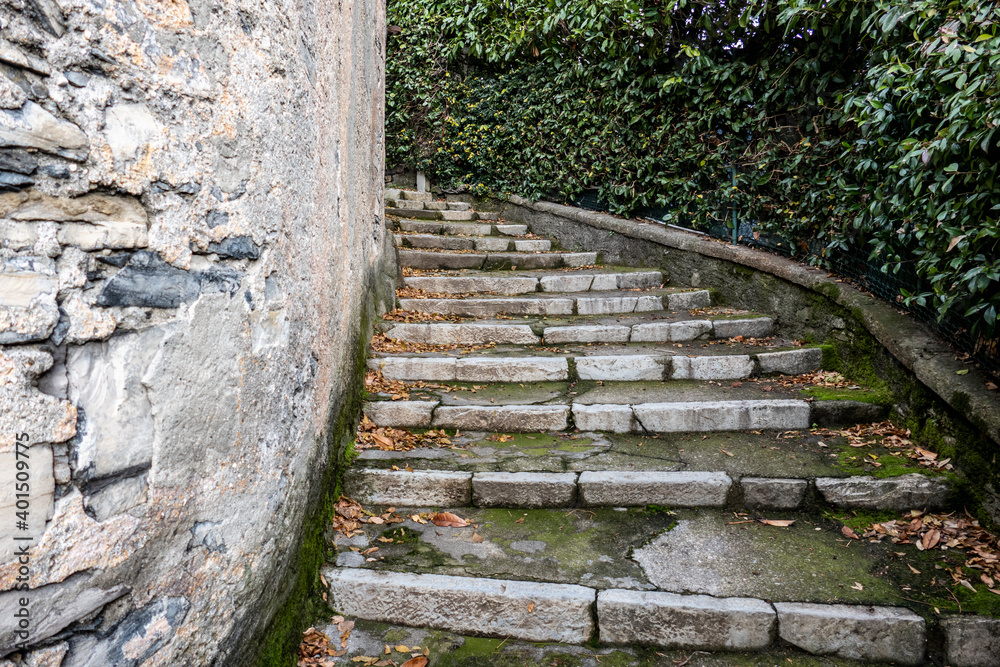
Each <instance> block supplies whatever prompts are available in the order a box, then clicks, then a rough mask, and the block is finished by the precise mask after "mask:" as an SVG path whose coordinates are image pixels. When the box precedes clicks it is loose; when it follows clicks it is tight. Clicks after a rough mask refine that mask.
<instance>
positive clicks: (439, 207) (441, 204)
mask: <svg viewBox="0 0 1000 667" xmlns="http://www.w3.org/2000/svg"><path fill="white" fill-rule="evenodd" d="M411 203H414V202H411ZM424 208H426V209H427V210H428V211H448V210H456V209H452V208H451V207H450V206H448V202H446V201H429V202H427V203H425V204H424Z"/></svg>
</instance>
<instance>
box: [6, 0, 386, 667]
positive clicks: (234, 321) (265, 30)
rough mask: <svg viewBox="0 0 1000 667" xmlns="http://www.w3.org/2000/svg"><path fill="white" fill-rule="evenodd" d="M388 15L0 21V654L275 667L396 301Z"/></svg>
mask: <svg viewBox="0 0 1000 667" xmlns="http://www.w3.org/2000/svg"><path fill="white" fill-rule="evenodd" d="M384 11H385V4H384V3H383V2H381V1H380V0H358V1H357V2H353V3H339V2H332V1H330V0H304V1H303V2H299V3H279V2H274V1H273V0H263V1H262V2H257V3H237V2H232V1H231V0H222V1H221V2H208V1H207V0H187V1H186V0H172V1H170V2H165V1H160V0H144V1H140V0H109V1H107V2H105V1H104V0H100V1H98V0H65V1H64V0H59V1H58V2H53V1H52V0H24V1H20V0H18V1H15V2H8V3H4V4H3V6H2V7H0V478H2V480H3V481H2V484H0V494H2V495H0V538H2V539H0V591H2V592H0V658H2V657H4V656H8V657H13V656H12V655H11V654H12V653H13V652H15V651H17V652H20V653H21V654H22V656H25V657H27V659H28V663H27V664H33V665H35V664H46V665H48V664H61V665H62V666H63V667H72V666H78V665H95V666H96V665H140V664H141V665H211V664H240V663H244V662H256V661H259V660H261V656H262V655H266V654H267V652H266V650H264V649H261V641H262V640H261V637H263V636H264V635H265V632H266V628H268V626H269V625H273V624H274V623H275V617H276V614H277V613H278V610H279V609H281V608H282V605H284V604H285V603H286V600H287V599H288V598H289V593H290V591H291V589H292V588H293V586H298V588H299V592H300V593H301V592H302V589H303V585H302V584H301V582H303V581H305V582H306V583H307V584H308V583H309V582H308V574H309V573H308V572H306V573H305V574H304V575H303V574H302V572H305V570H302V569H301V568H300V565H301V560H302V557H301V554H302V553H304V552H306V551H308V550H309V549H313V550H315V549H316V546H315V545H314V544H313V545H311V544H309V543H308V541H304V539H303V533H304V528H303V526H304V525H307V526H309V525H314V524H315V523H316V519H312V523H310V517H311V516H315V513H316V510H317V508H318V507H319V504H320V502H319V501H320V496H321V494H322V492H323V489H322V488H321V487H322V485H323V484H324V483H326V482H329V480H330V478H331V477H332V475H331V474H330V472H329V471H330V469H331V466H332V465H334V464H335V462H336V460H337V458H338V456H339V455H340V452H341V450H342V448H343V445H344V440H343V439H342V438H341V436H349V435H350V431H351V429H350V426H351V424H350V422H351V420H352V419H354V418H355V416H356V414H357V409H358V407H359V398H360V397H359V391H360V389H359V383H358V380H359V378H360V375H361V374H362V373H363V357H364V355H363V353H362V352H363V346H364V344H365V342H366V341H367V338H368V333H369V332H368V331H367V325H368V324H369V323H370V322H371V321H372V319H373V318H374V317H375V315H376V314H377V313H376V308H377V306H376V302H378V301H380V300H381V302H382V303H383V304H384V305H385V306H387V307H391V303H392V299H393V298H394V291H393V282H394V279H395V269H394V266H393V252H392V238H391V234H389V233H387V231H386V229H385V227H384V224H383V221H382V219H381V215H382V190H383V176H382V173H383V160H384V151H383V147H382V132H383V108H382V104H383V102H382V99H383V80H384V70H383V68H384V39H385V15H384ZM19 448H20V449H21V452H20V453H21V454H22V455H23V456H26V457H27V458H26V459H25V460H26V461H28V462H29V464H30V472H29V476H30V480H29V482H28V485H29V486H30V491H29V492H28V494H27V495H28V497H27V503H26V504H27V505H28V506H29V509H28V513H27V514H26V519H25V522H24V526H23V527H22V526H21V524H20V523H16V522H15V509H16V500H15V498H14V496H13V490H14V487H13V482H14V476H15V471H16V469H15V464H16V461H17V457H18V455H19V451H18V450H19ZM328 491H332V489H329V490H328ZM17 521H20V519H17ZM312 532H314V533H315V532H316V531H315V530H313V531H312ZM15 537H17V538H27V539H24V540H19V541H16V540H15V539H14V538H15ZM314 541H315V540H314ZM22 546H24V547H25V550H24V552H23V553H21V548H22ZM19 559H20V561H19ZM313 560H315V558H313ZM313 564H314V566H315V567H316V568H318V563H313ZM22 568H23V569H22ZM315 571H316V570H314V571H313V574H314V575H315ZM297 582H299V583H297ZM18 588H23V589H26V590H17V589H18ZM22 599H25V600H27V601H28V602H26V603H22V602H21V600H22ZM22 608H27V609H28V610H29V611H28V613H29V614H30V621H29V622H28V623H27V626H28V628H27V630H28V632H27V633H26V635H21V634H19V631H20V629H21V628H20V627H19V623H18V617H17V616H16V614H17V613H19V611H20V610H21V609H22ZM278 621H280V622H279V623H278V625H279V626H280V628H279V630H283V631H284V635H289V634H290V633H291V632H295V631H296V630H301V628H295V627H293V626H294V625H295V622H294V621H289V616H288V615H287V614H285V615H284V616H282V617H279V618H278ZM280 634H281V633H280V632H278V633H277V634H275V633H272V636H275V637H278V639H279V640H282V641H287V640H288V637H286V636H280V637H279V636H278V635H280ZM292 641H295V639H294V638H292ZM265 648H266V647H265ZM281 650H284V649H283V648H282V649H281ZM281 650H278V651H276V652H277V653H281ZM262 651H263V652H262ZM293 655H294V653H293V651H287V652H285V653H284V659H285V660H294V657H293ZM0 663H3V664H7V663H5V662H4V661H2V660H0Z"/></svg>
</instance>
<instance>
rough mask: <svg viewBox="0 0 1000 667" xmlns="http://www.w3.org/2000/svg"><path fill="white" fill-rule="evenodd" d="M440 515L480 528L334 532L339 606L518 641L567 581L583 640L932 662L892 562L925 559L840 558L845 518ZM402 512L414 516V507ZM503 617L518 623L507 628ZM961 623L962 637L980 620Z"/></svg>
mask: <svg viewBox="0 0 1000 667" xmlns="http://www.w3.org/2000/svg"><path fill="white" fill-rule="evenodd" d="M444 509H448V510H449V511H451V512H453V513H456V514H458V515H459V516H461V517H462V518H464V519H466V520H467V521H468V522H469V523H470V524H471V525H469V526H467V527H462V528H457V527H441V526H436V525H434V524H432V523H430V522H426V523H419V522H417V521H414V520H412V519H410V518H405V520H403V521H402V522H401V523H391V524H384V525H378V526H375V525H370V526H367V527H366V531H365V534H359V535H358V536H356V537H353V538H346V537H343V536H338V537H337V538H336V548H337V551H338V558H337V562H338V567H328V568H327V569H325V570H324V573H323V574H324V577H325V578H326V580H327V581H328V582H330V584H331V585H330V598H331V606H332V607H333V609H334V610H336V611H338V612H344V613H347V614H351V615H355V616H358V617H361V618H366V619H370V620H373V621H380V622H389V623H398V624H402V625H414V626H427V627H434V628H437V629H445V630H450V631H454V632H468V633H475V634H479V635H485V636H496V637H498V638H500V639H504V638H507V637H508V636H509V637H511V638H516V637H517V636H518V635H516V634H514V633H513V632H512V631H511V629H510V625H517V624H525V625H527V624H530V623H532V622H533V619H531V618H530V616H529V617H528V618H527V620H525V619H524V616H525V615H528V614H536V613H538V612H539V609H540V607H542V605H545V606H544V609H542V614H543V616H540V617H539V621H544V622H546V626H547V621H548V619H550V618H551V616H550V614H551V613H553V609H554V608H555V606H556V605H558V602H556V600H559V599H561V598H559V597H558V595H556V594H555V592H556V591H565V590H566V589H550V588H539V589H534V590H533V592H532V593H531V595H533V596H535V598H534V600H533V601H534V605H530V603H527V602H526V598H525V597H523V591H524V589H522V588H520V585H519V584H530V585H532V586H551V585H563V586H571V587H582V588H584V589H589V591H591V592H590V593H588V592H587V590H584V591H579V588H574V589H573V591H574V592H576V593H580V598H581V599H583V600H586V599H588V595H592V596H594V597H593V598H590V599H591V600H592V601H593V600H594V599H596V605H595V606H594V607H593V609H594V612H595V613H594V614H593V615H592V616H591V615H589V614H588V615H587V617H588V618H591V619H592V620H593V621H594V623H595V626H596V627H594V630H595V631H596V635H587V636H586V637H584V638H583V639H579V638H577V639H573V640H572V641H575V642H583V641H593V640H595V639H596V640H597V641H598V642H599V643H601V644H611V645H614V644H623V645H628V646H637V645H649V646H656V647H662V648H683V649H688V650H725V649H740V650H761V649H765V648H766V647H769V646H772V645H773V644H774V643H775V642H776V641H779V640H780V641H783V642H787V643H789V644H792V645H794V646H796V647H798V648H799V649H800V650H803V651H807V652H810V653H814V654H817V655H833V656H840V657H843V658H849V659H856V660H862V661H892V662H894V663H896V664H922V663H923V661H924V660H925V657H926V636H927V621H925V620H924V618H923V617H921V616H920V615H919V614H916V613H914V610H916V611H921V612H925V611H926V610H925V609H924V606H925V605H922V604H921V601H922V600H926V599H929V597H932V596H934V595H935V594H934V592H933V590H926V591H924V590H921V589H920V588H919V586H918V585H916V584H915V582H914V581H913V580H912V577H911V575H909V571H908V570H907V569H906V568H905V567H893V568H885V567H884V566H883V563H884V562H886V561H887V560H893V561H902V562H903V563H908V564H913V565H917V566H923V567H926V564H925V562H924V560H923V559H924V555H923V554H921V553H920V552H918V551H917V550H916V548H915V547H913V546H912V545H905V546H904V545H893V544H873V545H868V547H867V548H854V549H846V548H844V544H843V542H844V537H843V535H842V534H841V532H840V524H839V522H835V521H829V520H827V519H825V518H823V517H822V516H821V515H817V514H804V513H789V512H784V513H780V514H777V515H771V516H770V517H769V518H781V519H789V520H794V521H793V523H792V524H791V525H790V526H787V527H775V526H769V525H764V524H761V523H759V522H757V521H755V520H753V519H744V520H734V518H733V515H732V514H731V513H729V512H721V511H718V510H712V509H678V510H676V511H675V512H673V513H667V512H663V511H655V510H654V511H650V510H643V511H618V510H615V509H612V508H594V509H591V510H587V511H575V512H566V511H565V510H544V509H534V510H532V509H526V510H519V511H510V510H504V509H487V508H482V509H474V508H444ZM397 511H398V512H399V514H400V515H402V516H403V517H408V516H409V515H411V514H414V513H415V512H417V511H420V508H414V509H410V510H397ZM650 536H655V537H653V538H652V539H650ZM372 545H376V546H378V549H375V550H372ZM362 551H364V552H365V553H364V555H362V553H361V552H362ZM890 552H898V553H900V554H901V555H900V556H897V555H895V554H893V553H890ZM414 573H416V575H415V574H414ZM428 575H437V576H436V577H433V578H427V576H428ZM334 582H335V583H334ZM508 590H511V591H512V593H511V595H510V596H509V597H507V596H506V591H508ZM494 596H497V597H499V598H500V599H497V597H494ZM374 598H377V599H378V601H376V602H374V603H371V604H370V603H369V601H370V600H372V599H374ZM574 599H576V598H574ZM911 601H912V602H911ZM935 601H937V600H935ZM940 604H941V605H942V606H941V608H942V609H944V611H945V613H948V610H949V609H948V607H947V605H945V604H944V603H940ZM508 605H509V607H510V608H512V609H513V610H514V611H513V612H512V614H513V616H512V617H511V618H510V622H509V623H506V617H505V612H504V610H505V609H507V607H508ZM411 606H412V608H413V609H414V611H412V612H411V611H410V609H411ZM586 606H587V607H588V608H589V607H590V605H589V604H588V605H586ZM952 606H953V607H954V605H952ZM908 607H912V609H911V608H908ZM480 609H482V610H483V611H482V612H480V611H479V610H480ZM518 609H520V614H521V615H518V612H517V610H518ZM529 610H530V611H529ZM956 611H957V608H956ZM453 612H455V613H457V617H456V618H454V619H451V618H450V617H449V615H450V614H452V613H453ZM563 613H565V614H567V615H568V616H569V618H570V620H569V621H568V622H567V627H574V626H575V625H577V624H578V623H577V621H576V620H573V619H579V618H582V615H579V612H578V611H577V610H576V607H575V606H573V607H570V608H568V609H565V610H564V612H563ZM930 618H931V619H934V618H935V617H934V616H930ZM498 619H501V620H499V621H498ZM961 620H962V621H964V622H966V626H965V627H966V629H967V628H968V627H969V625H968V621H970V620H973V619H961ZM452 622H454V623H455V625H451V623H452ZM498 622H501V623H504V625H503V626H502V627H496V626H495V625H494V624H496V623H498ZM986 622H987V623H989V622H990V621H986ZM951 623H952V621H950V620H949V621H946V622H945V623H943V624H942V629H943V630H944V631H945V632H948V633H949V635H948V636H949V637H950V638H958V637H960V636H961V635H960V634H959V633H957V632H950V630H949V629H948V628H949V626H950V624H951ZM995 625H996V623H995V622H994V626H991V627H995ZM536 630H537V626H532V630H530V631H529V632H532V633H534V632H536ZM549 631H550V632H551V630H549ZM574 632H577V631H576V630H575V631H574ZM580 634H582V633H580ZM549 636H550V637H551V636H552V635H549ZM537 637H539V635H538V634H532V635H531V638H532V639H531V640H532V641H540V640H539V639H537ZM562 641H567V640H562ZM390 643H391V642H390ZM378 645H379V646H381V643H379V644H378ZM713 664H722V663H713ZM741 664H744V663H743V661H741ZM749 664H754V663H749Z"/></svg>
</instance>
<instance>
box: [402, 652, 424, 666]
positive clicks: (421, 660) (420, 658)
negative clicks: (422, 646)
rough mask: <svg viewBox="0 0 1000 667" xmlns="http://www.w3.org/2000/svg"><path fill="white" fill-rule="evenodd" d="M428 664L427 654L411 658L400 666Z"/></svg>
mask: <svg viewBox="0 0 1000 667" xmlns="http://www.w3.org/2000/svg"><path fill="white" fill-rule="evenodd" d="M426 665H427V656H424V655H418V656H417V657H416V658H410V659H409V660H407V661H406V662H404V663H403V664H402V665H400V666H399V667H426Z"/></svg>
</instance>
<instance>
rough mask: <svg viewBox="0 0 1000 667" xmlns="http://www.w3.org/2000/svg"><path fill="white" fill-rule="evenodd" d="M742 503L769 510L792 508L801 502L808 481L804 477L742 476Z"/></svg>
mask: <svg viewBox="0 0 1000 667" xmlns="http://www.w3.org/2000/svg"><path fill="white" fill-rule="evenodd" d="M740 484H741V485H742V486H743V503H744V504H745V505H746V506H747V507H759V508H761V509H769V510H792V509H796V508H797V507H799V506H800V505H801V504H802V499H803V498H804V497H805V494H806V489H807V488H808V487H809V482H807V481H806V480H804V479H771V478H767V477H744V478H743V479H741V480H740Z"/></svg>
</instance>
